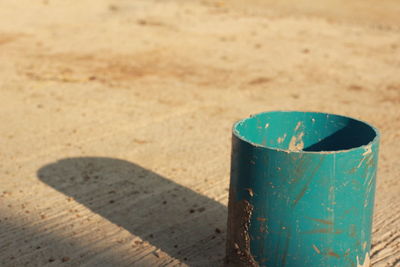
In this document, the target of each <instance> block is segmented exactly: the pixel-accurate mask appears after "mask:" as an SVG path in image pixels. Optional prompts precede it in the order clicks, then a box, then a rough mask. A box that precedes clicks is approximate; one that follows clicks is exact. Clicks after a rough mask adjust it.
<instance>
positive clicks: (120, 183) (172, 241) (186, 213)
mask: <svg viewBox="0 0 400 267" xmlns="http://www.w3.org/2000/svg"><path fill="white" fill-rule="evenodd" d="M37 175H38V177H39V179H40V180H41V181H42V182H44V183H46V184H48V185H50V186H51V187H53V188H55V189H56V190H58V191H59V192H62V193H63V194H65V195H66V196H69V197H72V198H74V199H75V200H76V201H77V202H79V203H81V204H83V205H85V206H86V207H87V208H89V209H90V210H92V211H93V212H95V213H97V214H99V215H101V216H102V217H104V218H105V219H107V220H109V221H111V222H112V223H114V224H117V225H119V226H121V227H123V228H125V229H126V230H128V231H129V232H131V233H132V234H134V235H136V236H139V237H140V238H142V239H143V240H146V241H148V242H149V243H150V244H152V245H154V246H155V247H157V248H159V249H161V250H162V251H164V252H166V253H168V254H169V255H170V256H172V257H174V258H176V259H179V260H180V261H182V262H185V263H187V264H189V265H191V266H205V265H210V264H211V265H219V264H221V263H222V259H223V257H224V251H225V228H226V217H227V208H226V207H225V206H224V205H222V204H220V203H219V202H216V201H214V200H212V199H210V198H208V197H205V196H203V195H200V194H198V193H196V192H194V191H192V190H190V189H188V188H186V187H183V186H181V185H179V184H176V183H174V182H172V181H170V180H168V179H167V178H164V177H162V176H160V175H158V174H156V173H154V172H152V171H149V170H146V169H145V168H142V167H140V166H138V165H136V164H134V163H131V162H128V161H125V160H120V159H113V158H100V157H85V158H66V159H62V160H59V161H57V162H55V163H50V164H48V165H45V166H43V167H42V168H40V169H39V170H38V172H37ZM217 228H218V229H220V230H221V231H222V233H216V229H217ZM217 232H219V230H217Z"/></svg>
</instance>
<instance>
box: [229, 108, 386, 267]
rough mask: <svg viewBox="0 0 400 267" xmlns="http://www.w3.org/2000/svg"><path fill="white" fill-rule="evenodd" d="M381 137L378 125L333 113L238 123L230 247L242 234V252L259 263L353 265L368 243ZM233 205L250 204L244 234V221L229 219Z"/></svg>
mask: <svg viewBox="0 0 400 267" xmlns="http://www.w3.org/2000/svg"><path fill="white" fill-rule="evenodd" d="M282 137H284V138H282ZM378 141H379V135H378V132H377V131H376V129H374V128H373V127H371V126H369V125H367V124H365V123H363V122H360V121H357V120H353V119H351V118H348V117H343V116H338V115H332V114H324V113H309V112H267V113H262V114H258V115H255V116H253V117H251V118H249V119H245V120H242V121H239V122H238V123H236V124H235V126H234V129H233V136H232V164H231V184H230V198H229V205H228V233H227V235H228V239H227V248H229V247H230V248H234V247H235V244H234V243H237V242H238V241H237V240H238V239H237V238H239V239H240V238H242V239H243V238H244V240H242V242H244V241H246V242H247V241H249V243H248V245H247V243H245V242H244V243H243V244H245V246H238V247H239V249H240V251H242V250H243V249H242V247H246V248H249V250H250V253H249V255H251V257H252V258H251V259H252V260H251V262H252V264H258V265H259V266H272V267H274V266H276V267H278V266H286V267H295V266H324V267H326V266H343V267H353V266H356V265H357V264H358V259H363V258H364V255H366V253H368V252H369V249H370V244H371V236H370V235H371V225H372V211H373V210H372V208H373V202H374V190H375V175H376V166H377V158H378V157H377V153H378V147H379V144H378ZM243 201H246V202H243ZM236 203H248V205H249V206H251V207H252V210H251V215H250V217H249V220H246V222H247V223H245V224H244V225H245V226H246V234H240V232H241V231H243V229H241V228H240V225H241V223H240V222H242V225H243V220H238V221H237V222H236V223H233V224H232V222H230V220H231V219H232V218H233V216H231V214H235V211H234V210H235V207H237V204H236ZM239 206H240V205H239ZM242 206H243V205H242ZM245 206H246V205H245ZM240 209H241V210H243V207H241V208H240ZM242 215H243V213H242ZM229 225H230V226H231V227H229ZM232 236H234V237H235V238H236V242H234V243H232V240H233V239H232ZM237 244H239V243H237ZM233 252H235V250H232V249H231V250H228V249H227V258H229V257H231V256H232V255H229V253H233ZM239 254H241V253H239ZM363 264H365V260H364V263H363ZM253 266H256V265H253ZM361 266H363V265H361Z"/></svg>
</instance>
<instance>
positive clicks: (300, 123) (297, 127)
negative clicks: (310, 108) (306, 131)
mask: <svg viewBox="0 0 400 267" xmlns="http://www.w3.org/2000/svg"><path fill="white" fill-rule="evenodd" d="M301 125H302V122H301V121H299V122H298V123H297V124H296V128H294V130H295V131H297V130H298V129H299V128H300V126H301Z"/></svg>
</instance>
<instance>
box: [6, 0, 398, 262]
mask: <svg viewBox="0 0 400 267" xmlns="http://www.w3.org/2000/svg"><path fill="white" fill-rule="evenodd" d="M399 14H400V3H399V2H398V1H397V0H381V1H373V0H367V1H365V0H364V1H361V0H354V1H341V0H326V1H308V0H300V1H298V0H297V1H294V0H284V1H270V0H250V1H240V0H230V1H211V0H209V1H206V0H203V1H200V0H199V1H197V0H191V1H183V0H136V1H128V0H81V1H72V0H64V1H60V0H42V1H35V2H32V1H28V0H19V1H1V3H0V121H1V122H2V123H1V124H0V145H1V150H0V153H1V154H0V156H1V161H0V265H1V266H47V265H49V266H64V265H65V266H220V265H221V264H222V261H223V258H224V253H225V234H226V233H225V230H226V216H227V209H226V204H227V198H228V187H229V164H230V138H231V126H232V124H233V123H234V122H235V121H236V120H238V119H240V118H244V117H247V116H249V115H250V114H254V113H257V112H261V111H269V110H307V111H321V112H332V113H338V114H342V115H348V116H352V117H356V118H359V119H362V120H366V121H368V122H370V123H372V124H373V125H375V126H377V127H378V128H379V129H380V131H381V133H382V141H381V153H380V162H379V171H378V187H377V196H376V206H375V207H376V208H375V217H374V236H373V247H372V252H371V256H372V263H373V265H374V266H400V225H399V223H398V221H399V219H400V208H399V205H398V204H399V200H400V194H399V190H400V185H399V184H400V182H399V179H398V177H399V176H400V165H399V164H398V159H399V158H400V150H399V149H398V144H399V138H400V131H399V129H400V16H399Z"/></svg>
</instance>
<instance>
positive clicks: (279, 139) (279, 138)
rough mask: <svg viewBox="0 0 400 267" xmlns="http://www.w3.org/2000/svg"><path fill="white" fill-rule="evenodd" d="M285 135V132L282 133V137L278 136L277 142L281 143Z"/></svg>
mask: <svg viewBox="0 0 400 267" xmlns="http://www.w3.org/2000/svg"><path fill="white" fill-rule="evenodd" d="M286 136H287V134H284V135H283V136H282V137H278V140H277V142H278V143H279V144H281V143H283V141H285V139H286Z"/></svg>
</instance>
